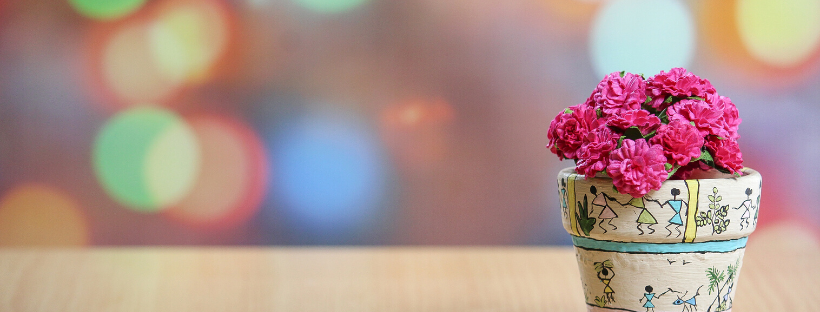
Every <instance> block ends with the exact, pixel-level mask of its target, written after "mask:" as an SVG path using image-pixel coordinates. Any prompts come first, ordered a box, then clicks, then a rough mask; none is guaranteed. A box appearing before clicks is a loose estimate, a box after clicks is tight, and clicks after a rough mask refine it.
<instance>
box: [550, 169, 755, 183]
mask: <svg viewBox="0 0 820 312" xmlns="http://www.w3.org/2000/svg"><path fill="white" fill-rule="evenodd" d="M740 170H741V171H742V172H743V175H741V176H739V177H738V176H734V175H728V174H727V176H725V177H717V178H692V179H668V180H666V181H686V180H700V181H719V180H726V179H733V180H740V179H748V178H751V177H760V173H759V172H757V170H754V169H752V168H749V167H743V169H740ZM558 173H559V175H560V176H566V175H570V174H577V175H579V176H582V177H584V178H585V179H606V180H612V178H610V177H609V176H606V175H603V173H598V175H596V176H595V177H593V178H587V177H586V176H584V175H583V174H581V173H578V172H576V171H575V167H566V168H564V169H561V171H559V172H558ZM761 180H762V177H761ZM666 181H664V182H666Z"/></svg>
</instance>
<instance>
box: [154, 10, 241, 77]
mask: <svg viewBox="0 0 820 312" xmlns="http://www.w3.org/2000/svg"><path fill="white" fill-rule="evenodd" d="M149 34H150V35H149V42H150V45H149V46H150V49H151V54H152V56H153V57H154V59H155V60H156V64H157V67H158V68H159V69H160V72H161V73H162V74H163V76H165V78H166V79H168V80H170V81H186V82H189V83H201V82H203V81H205V80H206V78H208V76H209V74H210V72H211V69H212V68H213V66H214V64H215V63H216V61H217V60H218V59H219V58H220V57H221V56H222V55H223V54H224V52H225V50H226V46H227V43H228V39H229V35H230V32H229V20H228V15H227V11H226V10H225V8H224V7H222V6H221V5H220V4H219V3H218V2H216V1H210V0H208V1H205V0H196V1H194V0H181V1H179V0H177V1H170V2H167V3H164V4H163V6H161V7H159V8H158V9H157V16H156V18H155V19H153V20H152V21H151V23H150V26H149Z"/></svg>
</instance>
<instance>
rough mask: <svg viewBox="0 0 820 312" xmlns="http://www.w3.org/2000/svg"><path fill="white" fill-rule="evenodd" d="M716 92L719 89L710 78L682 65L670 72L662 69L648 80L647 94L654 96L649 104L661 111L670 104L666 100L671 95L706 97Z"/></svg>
mask: <svg viewBox="0 0 820 312" xmlns="http://www.w3.org/2000/svg"><path fill="white" fill-rule="evenodd" d="M714 93H717V91H716V90H715V88H714V87H713V86H712V83H710V82H709V80H708V79H702V78H700V77H698V76H697V75H695V74H692V73H690V72H687V71H686V69H684V68H680V67H677V68H672V69H671V70H669V72H668V73H667V72H664V71H661V72H660V74H657V75H655V76H653V77H650V78H649V79H647V80H646V95H647V96H649V97H651V98H652V100H651V101H650V102H649V105H650V106H652V107H654V108H655V109H657V110H659V111H660V110H663V109H664V108H666V107H668V106H669V103H664V101H665V100H666V98H667V97H669V96H670V95H671V96H676V97H690V96H697V97H701V98H705V97H706V96H707V94H714Z"/></svg>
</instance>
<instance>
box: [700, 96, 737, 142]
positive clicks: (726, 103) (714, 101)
mask: <svg viewBox="0 0 820 312" xmlns="http://www.w3.org/2000/svg"><path fill="white" fill-rule="evenodd" d="M706 102H707V103H709V104H711V105H712V106H713V107H714V108H715V109H718V110H722V111H723V116H722V117H721V126H722V127H723V130H725V132H722V133H724V134H725V135H726V136H725V138H729V139H733V140H737V139H739V138H740V135H739V134H738V133H737V129H738V126H740V122H741V121H743V120H742V119H740V115H739V113H738V111H737V106H735V104H734V103H732V100H731V99H730V98H728V97H725V96H720V95H717V94H714V95H710V96H708V97H706ZM713 134H714V133H713ZM715 135H718V134H715Z"/></svg>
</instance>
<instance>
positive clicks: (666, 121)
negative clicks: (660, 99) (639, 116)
mask: <svg viewBox="0 0 820 312" xmlns="http://www.w3.org/2000/svg"><path fill="white" fill-rule="evenodd" d="M658 119H660V120H661V122H662V123H664V124H669V115H667V114H666V108H664V109H663V110H662V111H661V113H660V114H658Z"/></svg>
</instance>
